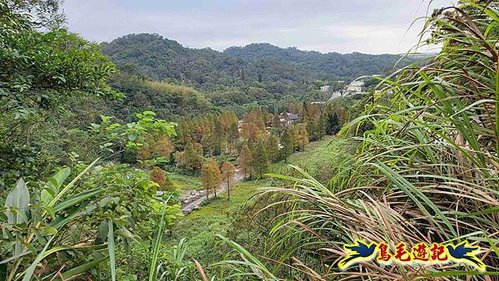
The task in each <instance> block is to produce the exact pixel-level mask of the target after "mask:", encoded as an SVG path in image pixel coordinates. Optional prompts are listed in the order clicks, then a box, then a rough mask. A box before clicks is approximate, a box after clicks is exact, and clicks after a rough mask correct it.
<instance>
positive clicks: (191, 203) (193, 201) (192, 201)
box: [182, 169, 244, 214]
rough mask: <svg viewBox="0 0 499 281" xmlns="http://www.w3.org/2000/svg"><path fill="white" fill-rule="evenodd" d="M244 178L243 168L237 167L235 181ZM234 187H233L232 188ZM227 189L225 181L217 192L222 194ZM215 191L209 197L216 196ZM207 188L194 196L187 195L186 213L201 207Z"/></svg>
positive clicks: (184, 208)
mask: <svg viewBox="0 0 499 281" xmlns="http://www.w3.org/2000/svg"><path fill="white" fill-rule="evenodd" d="M243 179H244V175H243V173H242V171H241V169H236V175H235V177H234V182H236V183H237V182H239V181H241V180H243ZM231 189H232V188H231ZM226 191H227V183H226V182H223V183H222V184H220V186H219V187H218V189H217V194H221V193H224V192H226ZM214 196H215V195H214V194H213V193H210V194H209V195H208V197H209V198H212V197H214ZM206 199H207V198H206V190H202V191H200V192H198V193H196V194H195V195H194V196H190V197H186V198H183V199H182V212H183V213H184V214H189V213H191V212H192V211H194V210H197V209H199V206H201V204H202V203H203V202H204V201H205V200H206Z"/></svg>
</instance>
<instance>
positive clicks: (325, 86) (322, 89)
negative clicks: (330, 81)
mask: <svg viewBox="0 0 499 281" xmlns="http://www.w3.org/2000/svg"><path fill="white" fill-rule="evenodd" d="M330 88H331V86H329V85H324V86H322V87H321V92H328V91H329V89H330Z"/></svg>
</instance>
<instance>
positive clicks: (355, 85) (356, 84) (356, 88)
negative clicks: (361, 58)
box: [346, 80, 364, 93]
mask: <svg viewBox="0 0 499 281" xmlns="http://www.w3.org/2000/svg"><path fill="white" fill-rule="evenodd" d="M362 87H364V81H361V80H355V81H353V82H352V83H350V85H348V86H347V90H346V91H347V92H352V93H362Z"/></svg>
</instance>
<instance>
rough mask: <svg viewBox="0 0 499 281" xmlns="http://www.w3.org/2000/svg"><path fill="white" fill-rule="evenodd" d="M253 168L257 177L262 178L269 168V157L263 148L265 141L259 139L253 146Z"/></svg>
mask: <svg viewBox="0 0 499 281" xmlns="http://www.w3.org/2000/svg"><path fill="white" fill-rule="evenodd" d="M252 153H253V168H254V170H255V173H256V174H257V175H258V177H260V178H261V177H263V175H264V174H265V172H267V169H268V168H269V157H268V154H267V149H266V147H265V140H264V139H263V138H260V139H259V140H258V142H257V143H256V145H255V146H253V151H252Z"/></svg>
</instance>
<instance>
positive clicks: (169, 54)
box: [102, 34, 400, 89]
mask: <svg viewBox="0 0 499 281" xmlns="http://www.w3.org/2000/svg"><path fill="white" fill-rule="evenodd" d="M102 49H103V52H104V53H105V54H106V55H108V56H109V57H110V58H111V59H112V60H113V61H114V62H115V63H116V64H117V65H119V66H120V67H121V68H122V69H129V70H132V69H133V71H136V72H138V73H140V74H141V75H145V76H148V77H150V78H151V79H154V80H166V81H176V82H178V83H181V84H188V85H192V86H194V87H196V88H200V89H217V88H220V87H241V86H244V85H254V84H255V83H256V84H258V86H259V87H263V88H267V87H266V85H267V86H268V84H269V83H291V84H293V83H295V84H303V85H309V83H311V82H312V81H316V80H336V79H341V80H352V79H354V78H356V77H358V76H362V75H373V74H383V73H385V72H389V71H391V70H393V69H394V66H395V64H396V62H397V61H398V60H399V59H400V56H399V55H367V54H361V53H351V54H340V53H327V54H323V53H319V52H316V51H302V50H298V49H297V48H293V47H291V48H280V47H277V46H273V45H271V44H268V43H259V44H250V45H247V46H244V47H230V48H227V49H226V50H224V51H223V52H220V51H215V50H212V49H209V48H204V49H192V48H187V47H184V46H182V45H181V44H180V43H178V42H177V41H174V40H170V39H167V38H163V37H162V36H160V35H158V34H130V35H126V36H123V37H120V38H117V39H115V40H113V41H111V42H109V43H102Z"/></svg>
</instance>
